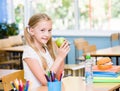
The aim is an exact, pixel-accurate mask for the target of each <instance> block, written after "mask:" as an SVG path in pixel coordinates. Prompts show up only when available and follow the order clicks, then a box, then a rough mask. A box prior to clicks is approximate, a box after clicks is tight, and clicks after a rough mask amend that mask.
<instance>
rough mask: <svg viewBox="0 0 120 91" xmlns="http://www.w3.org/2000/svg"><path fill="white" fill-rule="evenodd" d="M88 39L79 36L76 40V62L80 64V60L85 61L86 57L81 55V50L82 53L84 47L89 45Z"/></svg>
mask: <svg viewBox="0 0 120 91" xmlns="http://www.w3.org/2000/svg"><path fill="white" fill-rule="evenodd" d="M88 44H89V43H88V41H87V40H85V39H83V38H78V39H75V40H74V45H75V60H76V63H77V64H78V63H79V62H81V61H83V60H84V58H83V56H82V55H80V52H81V54H82V52H83V48H84V47H85V46H88Z"/></svg>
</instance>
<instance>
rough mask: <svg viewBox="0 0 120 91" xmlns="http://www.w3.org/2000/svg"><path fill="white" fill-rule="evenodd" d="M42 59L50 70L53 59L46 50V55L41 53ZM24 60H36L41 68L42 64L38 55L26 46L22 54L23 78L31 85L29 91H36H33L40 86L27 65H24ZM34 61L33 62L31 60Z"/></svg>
mask: <svg viewBox="0 0 120 91" xmlns="http://www.w3.org/2000/svg"><path fill="white" fill-rule="evenodd" d="M42 55H43V56H44V58H46V61H47V65H48V67H49V68H50V67H51V66H52V64H53V59H52V58H51V56H50V54H49V52H48V50H47V49H46V53H42ZM24 58H35V59H37V60H38V62H39V64H40V66H41V67H42V62H41V59H40V57H39V56H38V54H37V53H36V52H35V51H34V50H33V48H31V47H30V46H28V45H27V46H26V47H25V49H24V52H23V69H24V78H25V79H26V80H29V81H30V82H31V83H32V85H31V89H32V90H31V91H36V90H35V89H36V88H37V87H40V86H41V83H40V82H39V81H38V80H37V78H36V77H35V76H34V74H33V73H32V72H31V70H30V68H29V67H28V65H27V64H26V63H25V61H24ZM33 61H34V60H33ZM36 70H37V69H36Z"/></svg>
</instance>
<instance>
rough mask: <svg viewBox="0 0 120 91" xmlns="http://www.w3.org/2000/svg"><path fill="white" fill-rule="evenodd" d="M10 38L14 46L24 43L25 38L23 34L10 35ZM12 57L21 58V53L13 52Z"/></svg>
mask: <svg viewBox="0 0 120 91" xmlns="http://www.w3.org/2000/svg"><path fill="white" fill-rule="evenodd" d="M8 39H9V40H10V42H11V45H12V46H20V45H23V44H24V42H23V38H22V36H21V35H14V36H9V38H8ZM10 57H11V58H12V59H16V60H20V53H18V52H14V53H13V52H11V55H10Z"/></svg>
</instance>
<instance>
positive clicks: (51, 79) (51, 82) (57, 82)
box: [45, 71, 62, 91]
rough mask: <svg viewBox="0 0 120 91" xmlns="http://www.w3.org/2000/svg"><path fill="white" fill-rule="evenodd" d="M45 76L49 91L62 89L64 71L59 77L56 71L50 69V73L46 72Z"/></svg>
mask: <svg viewBox="0 0 120 91" xmlns="http://www.w3.org/2000/svg"><path fill="white" fill-rule="evenodd" d="M45 77H46V79H47V81H48V82H47V86H48V91H62V90H61V89H62V84H61V83H62V82H61V78H62V73H61V74H60V76H59V77H58V78H56V76H55V73H54V72H52V71H49V72H48V74H47V75H46V74H45Z"/></svg>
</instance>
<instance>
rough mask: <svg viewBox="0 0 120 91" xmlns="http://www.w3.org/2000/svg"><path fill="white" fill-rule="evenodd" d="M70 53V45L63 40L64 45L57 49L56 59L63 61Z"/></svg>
mask: <svg viewBox="0 0 120 91" xmlns="http://www.w3.org/2000/svg"><path fill="white" fill-rule="evenodd" d="M69 51H70V43H69V41H67V40H65V41H64V43H63V44H62V45H61V46H60V48H58V51H57V58H60V59H61V58H62V60H64V59H65V57H66V56H67V54H68V53H69Z"/></svg>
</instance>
